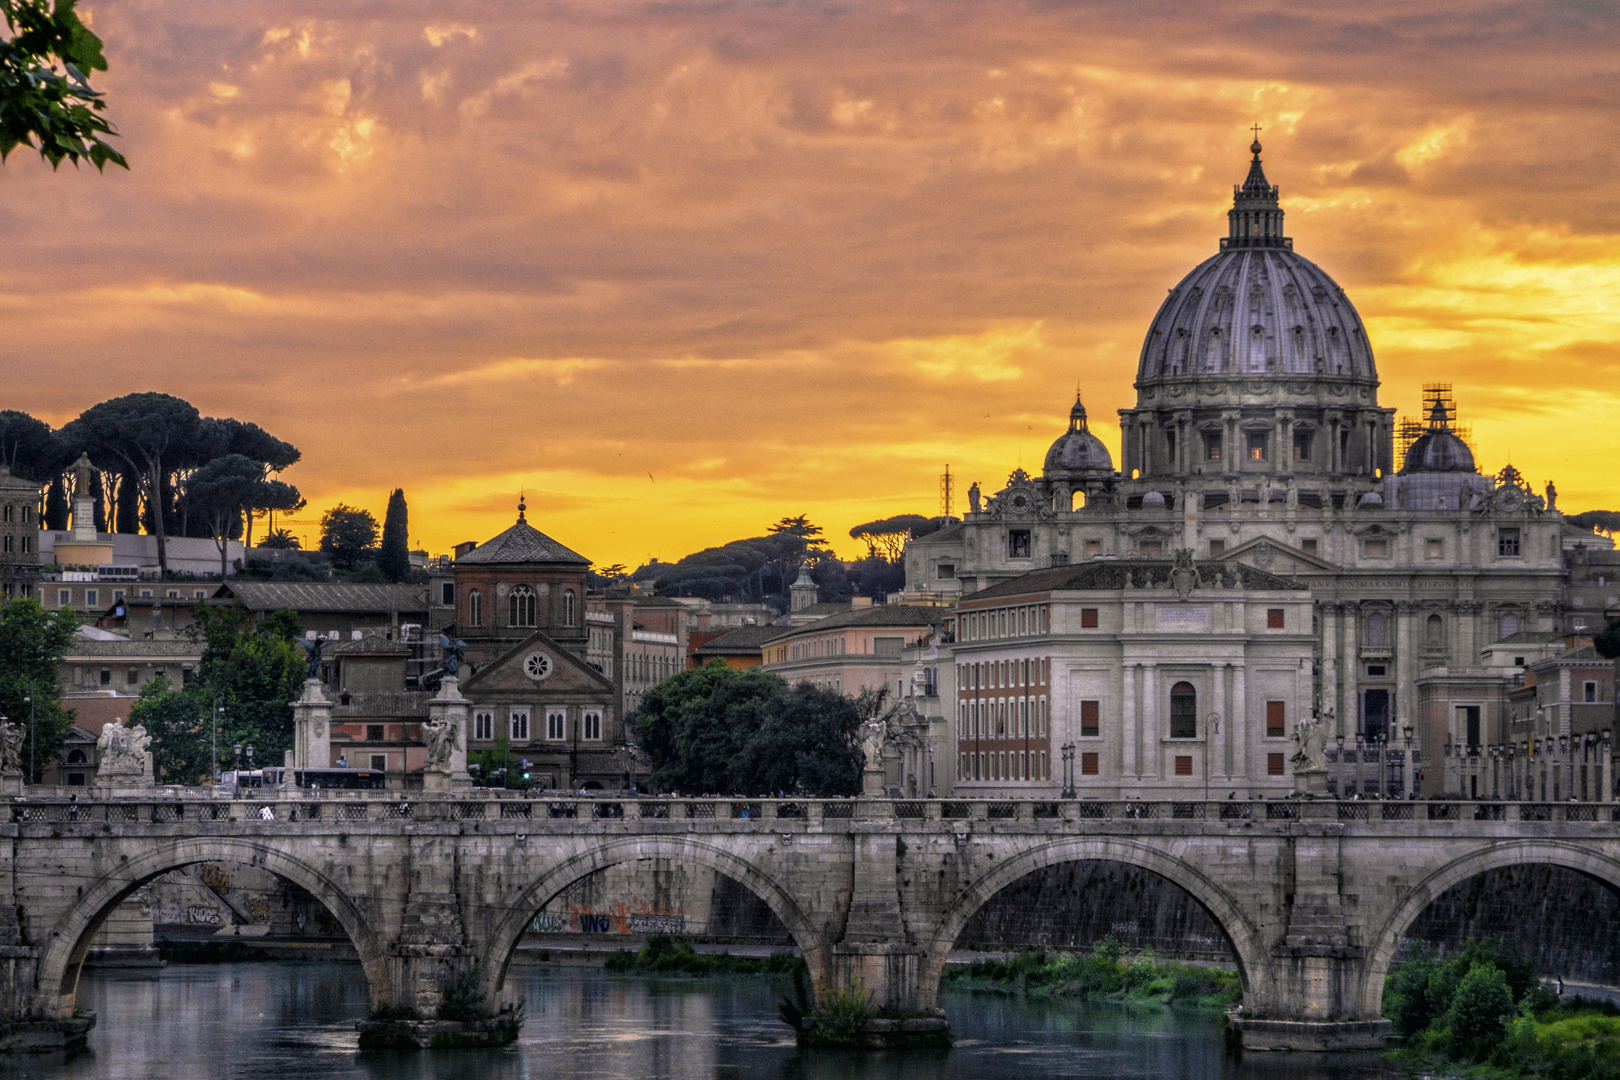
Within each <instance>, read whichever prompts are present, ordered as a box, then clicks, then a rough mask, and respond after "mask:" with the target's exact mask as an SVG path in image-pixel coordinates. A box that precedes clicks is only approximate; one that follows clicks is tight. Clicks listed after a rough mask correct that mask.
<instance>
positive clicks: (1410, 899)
mask: <svg viewBox="0 0 1620 1080" xmlns="http://www.w3.org/2000/svg"><path fill="white" fill-rule="evenodd" d="M1533 865H1541V866H1557V867H1562V868H1563V869H1566V870H1574V871H1575V872H1577V873H1580V874H1585V875H1586V876H1587V877H1590V878H1593V879H1595V880H1597V881H1600V882H1602V883H1603V884H1604V885H1607V886H1608V887H1609V888H1611V889H1614V890H1615V891H1617V892H1620V859H1614V858H1610V857H1609V856H1606V855H1602V854H1599V853H1598V852H1596V851H1594V850H1592V848H1591V847H1590V846H1587V845H1582V844H1576V843H1571V842H1569V841H1565V840H1542V839H1533V840H1504V841H1494V842H1491V843H1489V844H1487V845H1485V846H1482V847H1480V848H1477V849H1475V850H1473V851H1471V852H1469V853H1468V854H1466V855H1463V856H1461V857H1459V858H1457V859H1454V860H1452V861H1451V862H1449V863H1447V864H1446V865H1445V866H1442V867H1441V868H1440V869H1438V870H1436V871H1434V872H1433V873H1432V874H1430V875H1429V876H1428V877H1426V878H1424V879H1423V880H1422V881H1420V882H1419V883H1418V884H1417V885H1416V886H1414V887H1413V888H1412V890H1411V891H1410V892H1408V893H1407V894H1406V896H1405V898H1404V899H1402V900H1401V901H1400V902H1399V903H1398V904H1397V905H1396V906H1395V910H1394V911H1393V912H1392V913H1391V914H1390V916H1389V917H1388V918H1387V919H1386V920H1385V921H1384V924H1383V925H1382V926H1381V927H1379V928H1378V930H1377V933H1376V936H1374V937H1373V938H1372V946H1371V948H1370V950H1369V951H1368V953H1367V959H1366V961H1365V964H1364V967H1363V975H1362V990H1361V1009H1362V1015H1363V1016H1377V1015H1379V1013H1380V1012H1381V1010H1382V1009H1383V999H1384V980H1385V978H1386V977H1387V976H1388V975H1389V962H1390V960H1392V959H1393V958H1394V956H1395V950H1396V949H1397V948H1399V947H1400V943H1401V938H1402V937H1403V936H1404V935H1405V934H1406V931H1407V930H1408V929H1409V928H1410V927H1411V925H1412V924H1413V923H1414V922H1416V921H1417V917H1418V916H1419V915H1421V914H1423V911H1424V909H1425V908H1427V907H1428V906H1429V905H1430V904H1432V903H1434V902H1435V901H1436V900H1438V899H1440V897H1441V896H1442V895H1444V894H1445V893H1446V891H1447V890H1449V889H1451V888H1453V887H1454V886H1457V885H1461V884H1462V883H1463V882H1465V881H1468V880H1469V879H1470V878H1474V877H1478V876H1479V875H1480V874H1483V873H1486V872H1488V871H1491V870H1502V869H1506V868H1508V867H1512V866H1533Z"/></svg>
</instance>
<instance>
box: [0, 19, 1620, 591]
mask: <svg viewBox="0 0 1620 1080" xmlns="http://www.w3.org/2000/svg"><path fill="white" fill-rule="evenodd" d="M94 6H95V8H96V11H95V15H96V17H97V21H96V24H95V25H96V28H97V32H98V33H101V34H102V35H103V36H104V37H105V38H106V40H107V43H108V56H109V58H110V60H111V64H112V69H111V71H110V72H109V73H108V74H107V76H106V77H105V78H104V79H103V80H102V82H103V83H104V84H105V87H106V89H107V90H108V93H109V99H110V101H111V102H112V106H111V111H112V116H113V118H114V120H115V121H116V122H117V123H118V125H119V127H120V130H121V131H122V132H123V138H122V144H123V145H122V149H123V150H125V151H126V152H127V153H128V155H129V157H130V161H131V165H132V169H131V171H130V172H129V173H128V174H123V173H116V174H114V173H109V174H107V175H105V176H101V175H97V174H95V173H94V172H85V171H83V170H81V171H79V172H71V171H66V170H64V171H63V172H60V173H52V172H51V171H50V170H49V169H48V168H46V167H45V166H43V165H42V164H40V163H39V162H38V161H37V160H34V161H30V160H29V159H27V158H26V157H23V156H20V155H13V156H12V158H11V160H10V162H9V163H7V164H6V165H5V166H4V167H3V169H0V179H3V180H4V182H5V183H6V184H7V186H8V198H7V199H5V200H0V227H3V228H4V230H5V235H6V237H7V243H6V245H5V247H4V249H3V250H0V314H3V316H4V319H5V322H6V326H7V334H6V336H5V339H4V342H3V344H0V371H3V372H4V374H6V375H7V376H8V378H7V386H8V387H9V388H10V393H9V394H8V400H7V401H6V402H5V404H6V406H8V407H15V408H23V409H27V410H30V411H32V412H35V413H37V414H39V415H42V416H45V417H47V418H49V419H51V420H53V421H55V422H61V421H62V420H65V419H67V418H70V417H71V416H73V415H75V414H76V413H77V412H78V411H79V410H80V409H82V408H84V407H85V406H87V405H89V404H91V403H93V402H94V401H96V400H99V399H101V398H104V397H108V396H112V395H114V394H118V393H124V392H128V391H132V390H144V389H162V390H166V391H169V392H173V393H178V394H182V395H184V396H186V397H188V398H190V399H191V400H193V401H194V402H196V403H197V404H198V405H199V407H201V408H203V409H204V410H205V411H207V412H210V413H213V414H227V415H236V416H242V417H247V418H251V419H254V420H256V421H258V422H260V423H261V424H263V425H265V426H266V427H268V428H270V429H271V430H273V431H275V432H277V433H278V434H280V435H282V436H283V437H285V438H289V439H291V440H293V441H294V442H295V443H297V444H298V445H299V446H300V447H301V448H302V449H303V450H304V454H305V457H304V461H303V462H302V463H300V464H299V465H298V466H296V467H295V468H294V469H293V470H292V473H291V474H290V475H289V479H292V480H293V481H295V482H296V483H298V484H299V485H300V486H301V487H302V488H303V490H304V491H305V492H306V494H308V495H309V496H310V497H311V502H312V507H314V508H316V509H319V508H323V507H325V506H329V505H331V503H333V502H336V501H338V500H340V499H341V500H346V501H349V502H351V503H359V504H362V505H369V506H372V507H373V508H374V509H375V510H377V511H379V512H380V511H381V509H382V506H383V503H384V500H385V499H386V495H387V492H388V491H389V490H390V489H392V488H393V487H395V486H403V487H404V488H405V489H406V491H407V494H408V495H409V496H410V499H411V506H412V511H413V514H412V520H413V523H414V529H413V532H415V533H416V534H417V535H416V539H418V540H420V541H421V542H422V543H424V544H426V545H427V546H428V547H430V548H432V549H433V550H436V551H442V550H446V549H447V548H448V547H449V546H450V545H451V544H453V543H455V542H458V541H460V540H465V539H470V538H476V537H487V536H489V535H492V534H493V533H494V532H496V531H497V530H499V529H500V528H502V527H504V526H505V524H507V523H508V521H509V519H510V518H511V516H512V513H513V511H514V507H515V503H516V496H517V493H518V491H519V489H522V488H526V489H527V490H528V491H529V492H530V493H531V496H530V500H529V505H530V518H531V520H536V521H538V522H539V523H540V524H541V527H542V528H545V529H547V531H549V532H552V533H553V534H555V535H556V536H557V537H558V538H559V539H561V540H563V541H564V542H565V543H567V544H569V545H570V546H571V547H573V548H575V549H576V550H580V551H582V552H585V553H586V554H588V555H590V556H592V557H593V558H596V559H598V560H600V561H602V562H626V563H634V562H638V561H640V560H642V559H644V558H646V557H649V556H651V555H657V556H659V557H661V558H666V559H669V558H675V557H677V556H679V555H681V554H682V553H684V552H686V551H689V550H692V549H695V548H698V547H702V546H706V545H710V544H714V543H719V542H722V541H724V540H726V539H729V538H732V537H734V536H739V535H745V534H751V533H757V532H758V531H759V530H760V529H762V528H763V526H764V525H765V524H766V523H768V522H769V521H772V520H775V519H776V518H778V517H780V516H782V515H783V514H792V513H799V512H807V513H809V514H810V515H811V516H812V517H813V518H815V519H816V520H818V521H820V522H822V523H823V524H824V525H825V526H826V527H827V529H828V531H829V533H831V534H832V535H834V536H835V537H842V536H843V534H844V532H845V531H846V530H847V529H848V528H849V526H851V525H853V524H856V523H857V522H860V521H863V520H867V519H870V518H872V517H876V516H880V515H887V514H892V513H898V512H904V511H919V512H934V511H935V510H936V509H937V499H938V494H937V493H938V479H937V478H938V474H939V472H940V471H942V469H943V468H944V465H945V463H946V462H949V463H950V464H951V468H952V471H953V472H954V473H956V474H957V475H958V476H960V477H962V479H963V486H964V488H965V486H966V484H967V483H968V482H971V481H972V480H979V481H980V482H981V483H982V484H983V485H984V486H985V487H987V488H990V489H992V490H993V489H994V488H995V487H997V486H999V482H1000V480H1001V479H1002V478H1003V477H1005V475H1006V474H1007V472H1009V471H1010V470H1011V469H1012V468H1013V467H1014V466H1016V465H1020V464H1021V465H1023V466H1024V467H1025V468H1030V469H1034V468H1038V466H1039V463H1040V460H1041V458H1042V456H1043V455H1044V452H1045V449H1046V447H1047V446H1048V445H1049V443H1050V442H1051V440H1052V439H1053V438H1055V437H1056V435H1057V434H1058V433H1059V432H1060V431H1061V430H1062V429H1063V427H1064V424H1065V421H1066V413H1067V409H1068V406H1069V404H1070V402H1071V401H1072V395H1073V391H1074V387H1075V385H1076V383H1079V384H1081V385H1082V386H1083V387H1084V390H1085V394H1086V401H1087V404H1088V407H1089V408H1090V411H1091V416H1092V418H1093V427H1094V428H1095V429H1097V430H1098V431H1099V433H1100V434H1102V435H1103V436H1104V438H1105V439H1107V440H1109V441H1110V443H1111V445H1112V446H1114V447H1115V454H1116V460H1117V456H1118V452H1117V432H1116V431H1115V430H1114V428H1113V426H1112V424H1111V417H1112V415H1113V410H1115V409H1117V408H1119V407H1122V406H1125V405H1128V404H1130V403H1131V402H1132V401H1133V400H1134V393H1133V391H1132V389H1131V383H1132V379H1133V378H1134V374H1135V364H1136V357H1137V353H1138V350H1139V348H1140V345H1141V335H1142V334H1143V332H1144V331H1145V329H1146V326H1147V323H1148V321H1149V319H1150V318H1151V317H1152V315H1153V312H1154V310H1155V309H1156V308H1157V306H1158V304H1159V302H1160V301H1161V300H1162V298H1163V296H1164V293H1165V290H1166V289H1168V288H1169V287H1170V286H1172V285H1174V284H1175V283H1176V281H1177V280H1179V278H1180V277H1181V276H1182V274H1184V273H1185V272H1186V271H1187V270H1188V269H1190V268H1191V267H1192V266H1193V265H1195V264H1196V263H1197V262H1198V261H1199V260H1201V259H1202V258H1204V257H1206V256H1207V255H1208V254H1210V253H1212V252H1213V251H1214V250H1215V245H1216V240H1217V238H1218V237H1219V236H1220V235H1222V234H1223V233H1224V231H1225V219H1224V211H1225V209H1226V206H1227V203H1228V200H1229V198H1230V192H1229V188H1228V185H1230V184H1232V183H1235V182H1237V181H1239V180H1240V179H1241V178H1242V175H1243V172H1244V169H1245V167H1246V165H1245V157H1246V155H1245V154H1244V152H1243V147H1244V146H1245V145H1246V143H1247V141H1248V138H1249V135H1248V132H1247V128H1248V126H1249V125H1250V124H1253V123H1259V124H1261V125H1262V126H1263V127H1264V129H1265V132H1264V134H1263V136H1262V137H1263V139H1264V141H1265V144H1266V160H1267V171H1268V174H1269V175H1270V177H1271V179H1272V180H1273V181H1274V182H1276V183H1279V184H1280V185H1281V186H1282V190H1283V198H1284V206H1285V208H1286V209H1287V211H1288V214H1289V216H1288V225H1289V231H1290V233H1291V234H1292V235H1293V236H1294V237H1295V240H1296V246H1297V248H1298V250H1300V251H1301V252H1302V253H1303V254H1305V255H1307V256H1308V257H1310V258H1312V259H1313V260H1315V261H1317V262H1319V263H1320V264H1322V265H1323V266H1324V267H1325V268H1326V269H1327V270H1328V271H1329V272H1330V273H1332V274H1333V275H1334V276H1335V277H1336V278H1337V279H1338V280H1339V281H1340V283H1341V284H1343V285H1344V286H1345V288H1346V289H1347V290H1348V291H1349V293H1350V296H1351V298H1352V299H1353V300H1354V301H1355V302H1356V303H1357V305H1358V307H1359V308H1360V310H1361V313H1362V315H1363V316H1364V318H1365V319H1366V321H1367V324H1368V327H1369V329H1370V332H1371V334H1372V340H1373V345H1374V349H1375V351H1376V354H1377V357H1378V360H1379V364H1380V371H1381V373H1382V375H1383V378H1384V388H1383V390H1382V394H1383V400H1384V402H1385V403H1386V404H1389V405H1393V406H1395V407H1397V408H1399V409H1401V410H1402V411H1412V410H1414V409H1415V408H1416V406H1417V403H1418V395H1419V390H1420V386H1421V384H1422V383H1424V382H1429V381H1449V382H1451V383H1453V385H1454V387H1455V393H1456V396H1457V399H1458V402H1459V405H1460V406H1461V408H1462V410H1463V419H1465V420H1469V421H1471V422H1472V424H1473V429H1474V433H1475V436H1476V442H1477V444H1478V449H1479V453H1480V458H1481V463H1482V465H1483V466H1484V467H1486V468H1489V469H1492V470H1494V469H1496V468H1499V467H1500V466H1501V465H1502V464H1503V463H1504V462H1506V461H1507V460H1508V458H1509V457H1510V456H1511V458H1512V460H1513V462H1514V463H1515V464H1516V465H1517V466H1518V467H1519V468H1520V469H1521V470H1523V471H1524V472H1525V473H1526V474H1527V475H1529V476H1531V477H1532V478H1533V479H1534V480H1536V481H1537V482H1538V483H1539V482H1541V481H1543V480H1545V479H1548V478H1553V479H1556V480H1557V482H1558V485H1559V488H1560V490H1561V492H1562V493H1563V500H1562V502H1563V504H1564V505H1567V506H1569V507H1570V508H1572V509H1581V508H1586V507H1593V506H1605V507H1611V508H1612V507H1616V506H1620V492H1616V490H1615V485H1614V483H1613V482H1612V480H1610V479H1609V476H1610V470H1609V469H1608V468H1607V459H1608V458H1609V457H1610V456H1612V452H1611V451H1612V448H1611V447H1609V446H1608V445H1607V443H1608V441H1609V438H1610V436H1609V435H1608V430H1609V427H1610V425H1609V424H1608V418H1609V417H1610V416H1612V415H1613V413H1614V411H1615V409H1616V406H1617V405H1620V401H1617V400H1616V398H1617V397H1620V391H1616V390H1614V389H1613V388H1614V387H1616V386H1620V380H1617V379H1616V374H1617V368H1620V317H1617V305H1616V301H1615V300H1614V299H1613V298H1614V296H1615V295H1616V290H1615V285H1616V284H1617V278H1620V201H1617V200H1616V199H1615V198H1614V195H1613V185H1612V179H1611V178H1612V177H1613V176H1614V175H1615V174H1616V171H1617V170H1616V162H1615V161H1614V160H1613V159H1614V157H1615V155H1616V149H1615V148H1616V147H1617V146H1620V140H1617V139H1616V138H1615V136H1616V135H1617V134H1620V132H1617V131H1616V128H1617V125H1620V120H1617V118H1616V114H1615V112H1614V110H1613V109H1612V108H1610V103H1609V102H1608V101H1607V99H1606V98H1605V97H1604V96H1603V95H1602V94H1594V92H1593V90H1592V88H1593V87H1594V86H1604V85H1607V84H1608V72H1609V68H1610V67H1611V66H1612V57H1611V55H1610V53H1609V50H1608V48H1606V45H1607V42H1608V41H1610V40H1612V35H1613V29H1614V28H1613V26H1612V24H1611V23H1610V22H1609V21H1608V19H1609V16H1608V15H1607V14H1606V13H1605V12H1603V11H1602V10H1599V9H1597V8H1585V9H1575V8H1565V9H1558V11H1557V12H1554V11H1552V10H1550V9H1548V8H1547V7H1546V6H1545V5H1541V4H1530V3H1514V2H1512V0H1508V2H1505V3H1492V4H1488V5H1487V4H1473V5H1470V4H1463V5H1460V6H1458V5H1453V6H1452V7H1449V8H1447V9H1445V10H1444V11H1431V10H1428V9H1420V8H1414V7H1412V6H1411V5H1409V4H1395V3H1393V2H1388V0H1373V2H1371V3H1367V4H1360V5H1355V6H1354V7H1353V8H1350V7H1342V6H1341V8H1338V9H1335V8H1324V7H1320V6H1317V7H1301V8H1299V9H1297V10H1281V9H1278V8H1276V7H1275V6H1274V5H1270V4H1260V3H1257V2H1253V0H1228V2H1217V3H1211V4H1206V5H1198V6H1193V7H1189V6H1187V5H1174V6H1169V7H1163V8H1159V7H1154V6H1152V5H1114V4H1101V3H1095V2H1093V3H1077V4H1070V5H1062V6H1058V5H1041V4H1022V3H1011V4H995V5H982V4H980V5H974V4H966V3H953V2H949V0H942V2H940V3H935V4H929V5H846V6H842V7H821V6H816V5H809V4H806V5H770V4H757V5H755V4H741V5H728V6H725V7H724V8H712V7H708V6H703V5H680V4H650V3H641V2H631V0H622V2H593V3H589V4H585V3H562V4H556V5H546V6H544V7H541V8H536V7H535V6H534V5H527V4H518V3H515V2H511V3H507V2H497V0H490V2H479V0H474V2H470V3H467V4H463V5H459V6H458V7H457V9H456V12H455V15H454V18H447V17H446V15H445V12H444V10H443V5H440V4H428V3H425V2H422V0H396V2H393V3H390V4H387V5H382V6H379V5H369V6H364V7H362V8H357V9H355V10H354V12H352V13H349V12H346V11H344V10H340V9H332V8H325V9H322V10H321V11H320V12H319V13H314V14H312V10H311V9H309V8H308V7H307V5H302V4H299V3H296V2H293V0H249V2H246V3H241V4H233V5H228V6H226V5H217V6H210V5H190V6H186V7H184V8H176V7H174V6H173V5H165V4H160V3H157V2H156V0H104V2H102V3H99V4H96V5H94ZM649 474H651V475H650V476H649ZM841 550H844V551H846V553H848V554H852V555H853V554H858V553H859V551H860V550H861V548H860V545H858V544H855V543H854V542H851V541H847V540H846V541H844V543H843V545H842V547H841Z"/></svg>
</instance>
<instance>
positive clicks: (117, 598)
mask: <svg viewBox="0 0 1620 1080" xmlns="http://www.w3.org/2000/svg"><path fill="white" fill-rule="evenodd" d="M123 602H124V590H123V589H114V590H113V603H115V604H122V603H123Z"/></svg>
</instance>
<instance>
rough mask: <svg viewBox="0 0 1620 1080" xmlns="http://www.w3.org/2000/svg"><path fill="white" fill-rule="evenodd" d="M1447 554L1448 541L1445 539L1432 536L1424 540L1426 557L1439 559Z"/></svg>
mask: <svg viewBox="0 0 1620 1080" xmlns="http://www.w3.org/2000/svg"><path fill="white" fill-rule="evenodd" d="M1445 554H1446V542H1445V541H1444V540H1435V539H1432V538H1431V539H1428V540H1425V541H1424V542H1423V555H1424V557H1425V558H1429V559H1439V558H1443V557H1444V556H1445Z"/></svg>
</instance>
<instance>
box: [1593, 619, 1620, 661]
mask: <svg viewBox="0 0 1620 1080" xmlns="http://www.w3.org/2000/svg"><path fill="white" fill-rule="evenodd" d="M1592 644H1593V645H1595V646H1597V651H1598V655H1599V656H1601V657H1603V658H1604V659H1606V660H1613V659H1614V658H1615V657H1617V656H1620V619H1615V620H1614V621H1613V622H1611V623H1609V625H1608V626H1606V627H1605V628H1604V630H1603V633H1601V634H1599V635H1598V636H1597V637H1596V638H1594V639H1593V640H1592Z"/></svg>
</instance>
